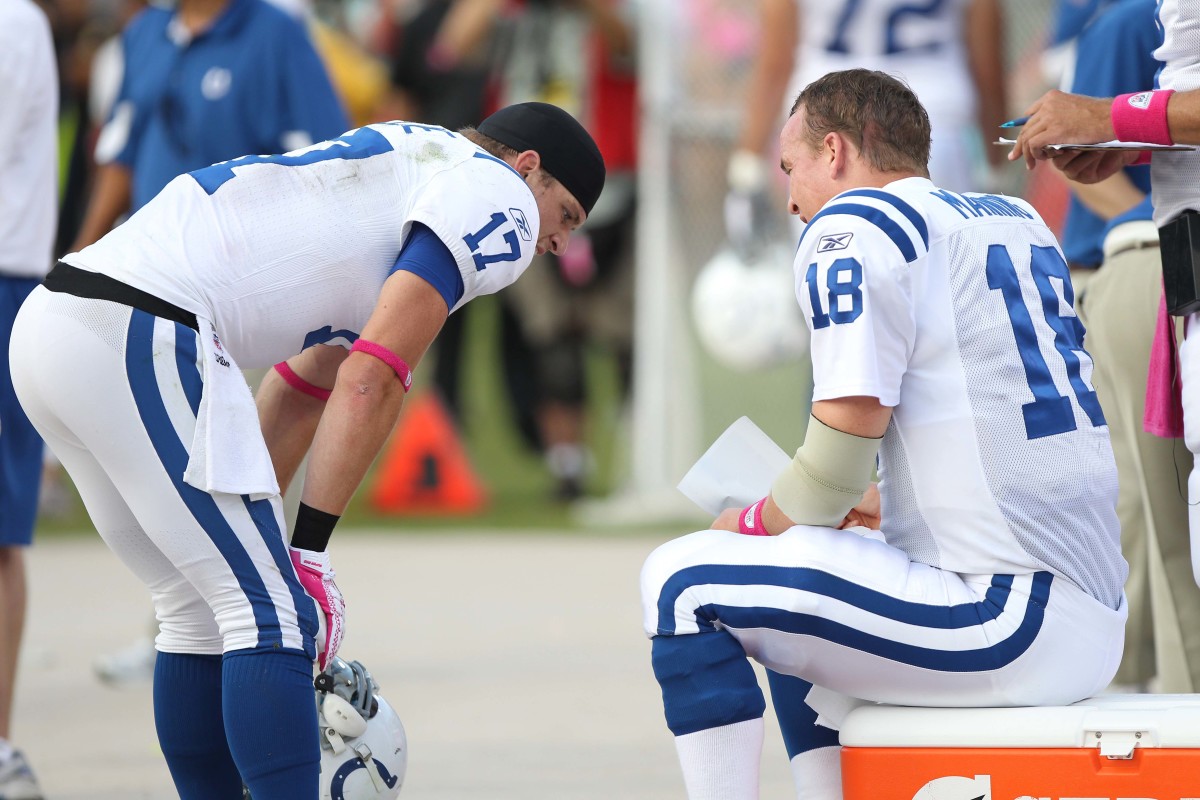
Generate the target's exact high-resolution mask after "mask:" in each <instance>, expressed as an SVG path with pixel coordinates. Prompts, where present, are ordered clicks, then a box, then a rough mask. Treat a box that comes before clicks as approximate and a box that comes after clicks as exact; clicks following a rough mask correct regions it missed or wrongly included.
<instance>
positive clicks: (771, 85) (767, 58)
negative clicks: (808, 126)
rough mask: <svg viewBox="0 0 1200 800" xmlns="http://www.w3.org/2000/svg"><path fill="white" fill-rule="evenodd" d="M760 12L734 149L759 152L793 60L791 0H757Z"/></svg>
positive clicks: (779, 106)
mask: <svg viewBox="0 0 1200 800" xmlns="http://www.w3.org/2000/svg"><path fill="white" fill-rule="evenodd" d="M760 2H761V4H762V13H761V15H760V20H761V27H760V30H759V42H758V56H757V57H756V58H755V60H754V69H753V72H752V73H751V75H750V83H749V85H748V86H747V89H746V104H745V112H744V116H743V122H742V130H741V132H740V134H739V136H738V142H737V149H739V150H746V151H748V152H752V153H759V154H761V153H763V152H764V151H765V150H766V149H767V141H768V139H770V138H771V136H772V135H773V133H774V132H775V131H776V128H777V124H778V122H779V117H780V110H781V109H782V108H783V104H784V97H783V94H784V92H786V91H787V85H788V80H789V79H790V78H791V75H792V69H793V67H794V65H795V63H796V45H797V37H798V31H797V24H798V19H797V16H796V15H797V14H798V13H799V11H798V10H797V9H796V3H795V0H760Z"/></svg>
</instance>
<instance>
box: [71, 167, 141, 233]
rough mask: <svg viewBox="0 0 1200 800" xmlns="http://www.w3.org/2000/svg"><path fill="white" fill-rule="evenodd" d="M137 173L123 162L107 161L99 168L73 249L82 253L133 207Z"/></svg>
mask: <svg viewBox="0 0 1200 800" xmlns="http://www.w3.org/2000/svg"><path fill="white" fill-rule="evenodd" d="M132 197H133V176H132V174H131V173H130V171H129V169H128V168H127V167H125V166H124V165H123V164H116V163H112V164H104V165H102V166H100V167H99V169H97V171H96V182H95V185H94V187H93V188H92V199H91V201H90V202H89V203H88V208H87V214H85V215H84V218H83V223H82V224H81V225H80V226H79V233H78V234H77V235H76V237H75V243H74V244H73V245H72V246H71V251H72V252H78V251H80V250H82V249H83V248H85V247H87V246H88V245H89V244H92V243H93V242H95V241H98V240H99V239H100V238H101V237H102V236H104V234H106V233H108V232H109V231H110V230H112V227H113V223H114V222H116V221H117V218H118V217H120V216H121V215H122V214H124V213H125V212H126V211H128V210H129V204H130V201H131V199H132Z"/></svg>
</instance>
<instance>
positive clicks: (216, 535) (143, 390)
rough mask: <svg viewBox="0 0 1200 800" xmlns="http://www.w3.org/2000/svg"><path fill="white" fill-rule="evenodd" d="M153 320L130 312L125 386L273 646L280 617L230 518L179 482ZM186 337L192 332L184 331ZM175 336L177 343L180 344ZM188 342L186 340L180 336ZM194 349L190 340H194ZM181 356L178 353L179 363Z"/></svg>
mask: <svg viewBox="0 0 1200 800" xmlns="http://www.w3.org/2000/svg"><path fill="white" fill-rule="evenodd" d="M154 320H155V317H153V316H151V315H150V314H147V313H146V312H144V311H139V310H137V309H134V311H133V314H132V316H131V317H130V320H129V331H128V334H127V336H126V342H125V371H126V375H127V376H128V378H129V387H130V389H131V390H132V392H133V398H134V402H135V403H136V405H137V409H138V414H139V415H140V416H141V418H142V424H143V425H144V426H145V428H146V433H147V434H148V435H149V437H150V441H151V444H152V445H153V446H154V451H155V452H156V453H157V454H158V458H159V461H160V462H161V463H162V465H163V468H164V469H165V470H166V473H167V475H168V476H169V477H170V479H171V482H172V483H173V484H174V485H175V490H176V491H177V492H178V493H179V497H180V499H182V500H183V502H184V504H185V505H186V506H187V508H188V510H189V511H190V512H191V513H192V516H193V517H194V518H195V519H196V521H197V522H198V523H199V524H200V526H201V527H202V528H203V529H204V531H205V533H207V534H208V537H209V539H210V540H212V543H213V544H214V545H216V548H217V550H218V552H220V554H221V556H222V557H223V558H224V559H225V561H226V563H227V564H228V565H229V568H230V569H231V570H232V571H233V574H234V577H235V578H236V579H237V582H238V585H239V586H240V588H241V590H242V591H243V592H244V593H245V595H246V599H247V600H248V601H249V602H250V606H251V609H252V611H253V613H254V622H255V625H256V626H257V628H258V646H259V647H266V646H274V645H281V644H282V632H281V631H280V628H279V616H278V615H277V614H276V612H275V604H274V602H273V601H272V599H271V595H270V593H269V592H268V591H267V587H266V586H265V585H264V584H263V581H262V577H261V576H260V575H259V574H258V570H257V569H255V566H254V562H253V560H252V559H251V558H250V555H249V554H248V553H247V552H246V549H245V548H244V547H243V546H242V543H241V542H240V541H238V538H237V534H236V533H235V532H234V530H233V528H232V527H230V525H229V522H228V520H226V519H225V517H224V515H223V514H222V513H221V509H220V508H219V507H218V506H217V502H216V500H215V499H213V497H212V495H210V494H208V493H207V492H202V491H200V490H199V489H196V488H195V487H193V486H189V485H188V484H186V483H184V481H183V473H184V471H185V470H186V469H187V463H188V451H187V447H186V446H184V444H183V442H181V441H180V440H179V435H178V434H177V433H176V432H175V428H174V426H173V425H172V424H171V418H170V416H168V414H167V409H166V406H165V404H164V403H163V398H162V396H161V395H160V394H159V389H158V382H157V379H156V378H155V371H154ZM188 332H189V334H190V333H192V331H191V329H188ZM179 338H181V337H178V336H177V341H178V340H179ZM182 338H185V339H187V338H190V337H182ZM193 346H194V342H193ZM180 358H181V356H179V355H178V353H177V355H176V363H177V364H178V361H179V359H180Z"/></svg>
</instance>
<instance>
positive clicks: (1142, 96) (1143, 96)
mask: <svg viewBox="0 0 1200 800" xmlns="http://www.w3.org/2000/svg"><path fill="white" fill-rule="evenodd" d="M1153 96H1154V92H1138V93H1137V94H1135V95H1134V96H1133V97H1130V98H1129V105H1131V106H1133V107H1134V108H1137V109H1141V110H1142V111H1145V110H1146V109H1147V108H1149V107H1150V98H1152V97H1153Z"/></svg>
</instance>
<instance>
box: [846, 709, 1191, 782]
mask: <svg viewBox="0 0 1200 800" xmlns="http://www.w3.org/2000/svg"><path fill="white" fill-rule="evenodd" d="M841 741H842V795H843V798H844V800H1100V799H1103V800H1200V695H1190V694H1189V695H1149V694H1135V695H1104V696H1101V697H1093V698H1091V699H1089V700H1083V701H1080V702H1078V703H1076V704H1074V705H1071V706H1058V707H1047V708H905V707H900V706H881V705H868V706H863V707H860V708H857V709H855V710H854V711H852V712H850V714H849V715H848V716H847V717H846V719H845V721H844V722H843V724H842V729H841Z"/></svg>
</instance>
